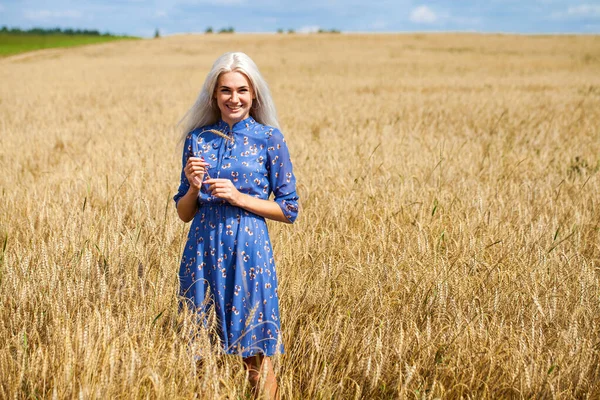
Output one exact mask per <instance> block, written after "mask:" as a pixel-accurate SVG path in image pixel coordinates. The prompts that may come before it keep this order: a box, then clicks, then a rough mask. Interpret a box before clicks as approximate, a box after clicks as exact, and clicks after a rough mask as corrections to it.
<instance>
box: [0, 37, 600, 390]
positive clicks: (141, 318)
mask: <svg viewBox="0 0 600 400" xmlns="http://www.w3.org/2000/svg"><path fill="white" fill-rule="evenodd" d="M230 50H241V51H245V52H246V53H248V54H249V55H250V56H251V57H252V58H253V59H254V60H255V61H256V62H257V64H258V65H259V67H260V68H261V71H262V72H263V74H264V75H265V77H266V79H267V81H268V82H269V83H270V86H271V89H272V92H273V95H274V98H275V102H276V104H277V106H278V109H279V112H280V120H281V124H282V129H283V131H284V134H285V135H286V139H287V141H288V142H289V146H290V149H291V153H292V159H293V161H294V165H295V171H296V174H297V178H298V182H299V191H300V195H301V201H302V207H303V208H302V213H301V216H300V218H299V221H298V222H297V223H296V224H294V225H292V226H288V225H283V224H277V223H272V224H270V229H271V237H272V239H273V245H274V247H275V249H274V250H275V255H276V260H277V266H278V274H279V277H280V293H281V311H282V328H283V332H284V337H283V339H284V345H285V348H286V353H285V355H283V356H280V357H277V358H276V359H275V368H276V372H277V374H278V377H279V383H280V387H281V391H282V396H283V398H291V399H309V398H310V399H313V398H314V399H318V398H349V399H352V398H355V399H359V398H368V399H371V398H436V397H443V398H461V397H462V398H506V397H511V398H512V397H514V398H530V397H534V396H535V397H543V398H586V397H587V398H598V397H600V383H599V382H600V337H599V335H598V332H599V329H600V284H599V279H600V182H599V174H598V171H599V169H600V156H599V155H600V139H599V138H600V128H599V127H600V75H599V74H598V71H599V70H600V38H599V37H598V36H560V37H552V36H509V35H475V34H473V35H466V34H464V35H462V34H461V35H459V34H444V35H442V34H431V35H363V36H361V35H305V36H303V35H277V36H275V35H273V36H269V35H262V36H261V35H255V36H252V35H248V36H246V35H234V36H219V35H215V36H211V35H201V36H191V35H190V36H176V37H169V38H164V39H160V40H147V41H136V42H122V43H111V44H102V45H96V46H88V47H81V48H74V49H68V50H51V51H42V52H35V53H29V54H24V55H21V56H14V57H10V58H4V59H2V60H0V79H1V81H2V85H0V101H1V102H0V167H1V170H2V177H1V178H0V183H1V203H0V204H1V209H0V246H2V247H1V249H2V253H1V257H2V258H1V261H0V299H1V302H0V313H1V314H0V343H1V344H0V398H11V399H12V398H58V399H62V398H84V399H87V398H159V399H175V398H181V399H183V398H230V399H237V398H247V396H248V395H249V393H250V389H249V386H248V384H247V382H246V377H245V372H244V369H243V366H242V363H241V361H240V360H239V359H237V358H235V357H221V356H218V353H217V352H216V351H215V349H214V348H213V347H211V343H210V340H209V336H208V335H207V334H206V332H205V331H200V334H199V337H198V338H197V339H196V340H194V341H190V340H189V339H190V337H189V332H190V331H191V330H192V329H193V326H194V325H193V322H194V320H193V318H192V316H190V315H186V314H181V313H179V312H178V298H177V288H178V280H177V272H178V267H179V259H180V256H181V250H182V245H183V243H184V242H183V241H184V239H185V235H186V232H187V231H186V230H187V226H186V225H184V224H183V223H182V222H180V221H179V220H178V218H177V215H176V212H175V209H174V206H173V203H172V200H171V197H172V195H173V194H174V192H175V190H176V187H177V184H178V179H179V173H180V168H181V164H180V163H181V161H180V160H181V154H180V153H179V151H180V150H178V149H177V146H176V143H177V140H178V132H177V131H176V127H175V125H176V122H177V121H178V120H179V118H180V117H181V116H182V115H183V113H184V112H185V111H186V110H187V109H188V108H189V106H190V105H191V104H192V102H193V101H194V99H195V96H196V94H197V93H198V91H199V90H200V87H201V84H202V82H203V79H204V77H205V75H206V73H207V72H208V69H209V68H210V65H211V64H212V62H213V61H214V59H216V57H217V56H218V55H220V54H222V53H224V52H225V51H230ZM197 352H202V354H204V355H205V361H204V362H203V363H202V364H196V363H195V362H194V360H193V358H192V357H191V354H195V353H197Z"/></svg>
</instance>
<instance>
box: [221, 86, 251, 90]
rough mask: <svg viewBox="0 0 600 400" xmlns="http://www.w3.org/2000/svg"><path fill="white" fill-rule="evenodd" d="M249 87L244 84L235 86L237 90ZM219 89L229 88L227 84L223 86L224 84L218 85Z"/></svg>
mask: <svg viewBox="0 0 600 400" xmlns="http://www.w3.org/2000/svg"><path fill="white" fill-rule="evenodd" d="M248 88H249V87H248V86H246V85H244V86H240V87H239V88H237V90H242V89H248ZM219 89H231V88H230V87H229V86H225V85H221V86H219Z"/></svg>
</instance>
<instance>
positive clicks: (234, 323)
mask: <svg viewBox="0 0 600 400" xmlns="http://www.w3.org/2000/svg"><path fill="white" fill-rule="evenodd" d="M210 129H214V130H218V131H220V132H222V133H224V134H225V135H227V136H229V137H230V138H232V139H233V140H226V139H225V138H223V137H221V136H219V135H217V134H216V133H214V132H209V131H208V130H210ZM192 155H193V156H196V157H204V160H205V161H206V162H207V163H209V164H210V167H209V168H208V175H209V176H210V177H211V178H226V179H230V180H231V181H232V182H233V184H234V185H235V187H236V188H237V189H238V190H239V191H240V192H241V193H245V194H248V195H250V196H254V197H258V198H260V199H265V200H266V199H268V198H269V196H270V194H271V193H273V194H274V200H275V202H277V204H278V205H279V206H280V207H281V209H282V210H283V213H284V215H285V216H286V217H287V219H288V220H289V221H290V222H293V221H294V220H295V219H296V217H297V215H298V195H297V194H296V179H295V177H294V173H293V171H292V163H291V161H290V155H289V152H288V148H287V145H286V142H285V140H284V138H283V135H282V134H281V132H280V131H279V130H278V129H276V128H273V127H269V126H265V125H262V124H260V123H258V122H256V121H255V120H254V119H253V118H252V117H249V118H246V119H245V120H243V121H240V122H238V123H236V124H235V125H234V126H233V128H232V129H231V130H230V128H229V125H228V124H227V123H225V122H223V121H222V120H221V121H219V122H217V123H216V124H214V125H210V126H205V127H202V128H198V129H196V130H194V131H192V132H190V133H189V134H188V135H187V137H186V139H185V144H184V149H183V160H182V165H183V166H184V167H185V165H186V163H187V160H188V158H189V157H190V156H192ZM189 187H190V184H189V182H188V180H187V178H186V176H185V173H184V172H183V169H182V171H181V183H180V185H179V190H178V192H177V194H176V195H175V196H174V198H173V199H174V200H175V203H177V201H178V200H179V199H180V198H181V197H182V196H183V195H185V194H186V193H187V191H188V189H189ZM207 188H208V185H207V184H203V185H202V189H201V191H200V195H199V196H198V211H197V212H196V215H195V216H194V220H193V222H192V225H191V227H190V231H189V234H188V238H187V242H186V244H185V249H184V251H183V257H182V259H181V267H180V272H179V280H180V284H181V292H180V294H181V296H183V297H184V298H185V299H186V300H187V303H188V305H189V306H190V307H193V309H194V310H197V311H198V312H200V313H204V312H205V311H206V310H207V309H208V307H210V306H211V305H212V306H214V310H215V312H216V317H217V320H218V324H219V337H220V339H221V345H222V346H223V349H224V351H225V352H226V353H229V354H239V355H241V356H242V357H250V356H252V355H255V354H263V355H265V356H272V355H273V354H276V353H282V352H283V345H282V343H281V337H280V318H279V302H278V294H277V275H276V273H275V261H274V259H273V249H272V247H271V241H270V239H269V233H268V231H267V225H266V223H265V219H264V218H263V217H261V216H258V215H256V214H254V213H252V212H249V211H246V210H244V209H242V208H239V207H234V206H232V205H230V204H229V203H228V202H227V201H224V200H222V199H219V198H216V197H211V196H210V195H209V194H208V193H207Z"/></svg>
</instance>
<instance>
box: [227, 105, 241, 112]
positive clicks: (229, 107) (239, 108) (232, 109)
mask: <svg viewBox="0 0 600 400" xmlns="http://www.w3.org/2000/svg"><path fill="white" fill-rule="evenodd" d="M226 106H227V108H228V109H230V110H231V111H238V110H241V108H242V106H230V105H226Z"/></svg>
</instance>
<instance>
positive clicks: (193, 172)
mask: <svg viewBox="0 0 600 400" xmlns="http://www.w3.org/2000/svg"><path fill="white" fill-rule="evenodd" d="M209 166H210V164H209V163H207V162H206V161H204V158H201V157H190V158H188V160H187V163H186V164H185V168H184V169H183V172H184V173H185V177H186V178H187V180H188V182H189V183H190V187H191V188H193V189H195V190H196V191H200V187H201V186H202V181H203V180H204V174H205V173H206V168H208V167H209Z"/></svg>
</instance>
